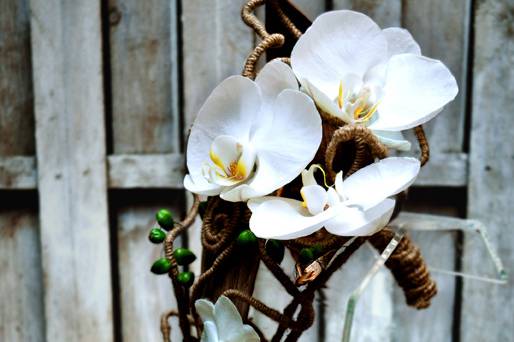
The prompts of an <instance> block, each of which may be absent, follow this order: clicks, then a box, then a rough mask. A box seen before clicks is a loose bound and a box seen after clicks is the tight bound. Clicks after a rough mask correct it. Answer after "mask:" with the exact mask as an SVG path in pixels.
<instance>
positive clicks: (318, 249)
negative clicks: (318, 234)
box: [311, 243, 323, 258]
mask: <svg viewBox="0 0 514 342" xmlns="http://www.w3.org/2000/svg"><path fill="white" fill-rule="evenodd" d="M311 248H312V252H313V253H314V257H315V258H318V257H320V256H322V255H323V247H321V244H319V243H317V244H315V245H314V246H312V247H311Z"/></svg>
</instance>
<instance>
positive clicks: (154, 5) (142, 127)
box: [109, 0, 180, 153]
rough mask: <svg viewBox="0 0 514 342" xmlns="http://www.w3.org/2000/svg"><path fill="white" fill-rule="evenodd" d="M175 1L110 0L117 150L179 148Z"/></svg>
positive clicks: (177, 150)
mask: <svg viewBox="0 0 514 342" xmlns="http://www.w3.org/2000/svg"><path fill="white" fill-rule="evenodd" d="M175 5H176V4H175V2H173V1H169V0H154V1H137V0H127V1H118V0H109V7H110V13H111V16H110V17H111V22H110V48H111V50H110V56H111V74H112V87H111V90H112V106H113V107H112V110H113V115H112V117H113V145H114V151H115V152H117V153H120V152H122V153H129V152H130V153H157V152H179V150H180V144H179V141H180V140H177V138H178V136H179V134H180V133H179V132H180V130H179V124H180V120H179V119H178V112H177V108H176V103H177V101H178V92H177V91H176V89H175V88H176V83H177V82H176V78H177V75H176V66H177V63H178V62H177V49H176V41H175V39H174V38H173V39H172V37H174V36H176V35H177V34H178V31H177V29H176V27H173V26H176V25H174V23H176V18H175V17H176V8H175ZM114 19H118V20H114ZM172 43H173V44H172ZM170 75H171V77H170Z"/></svg>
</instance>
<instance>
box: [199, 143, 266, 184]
mask: <svg viewBox="0 0 514 342" xmlns="http://www.w3.org/2000/svg"><path fill="white" fill-rule="evenodd" d="M209 158H210V160H211V162H212V163H207V165H206V171H205V172H204V174H205V175H206V177H208V178H209V179H210V180H211V181H213V182H215V183H218V184H220V185H225V186H229V185H233V184H236V183H239V182H241V181H244V180H246V179H247V178H248V177H249V176H250V173H251V172H252V170H253V167H254V164H255V158H256V155H255V153H254V152H253V150H252V148H251V146H243V144H241V143H239V142H238V141H237V140H236V139H235V138H233V137H231V136H225V135H223V136H219V137H217V138H216V139H215V140H214V141H213V143H212V145H211V148H210V150H209Z"/></svg>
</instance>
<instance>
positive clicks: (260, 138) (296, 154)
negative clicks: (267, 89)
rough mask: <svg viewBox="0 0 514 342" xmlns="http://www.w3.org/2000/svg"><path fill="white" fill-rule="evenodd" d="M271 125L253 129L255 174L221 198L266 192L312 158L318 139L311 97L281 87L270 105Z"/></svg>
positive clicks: (317, 120) (292, 176)
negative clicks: (272, 111) (271, 111)
mask: <svg viewBox="0 0 514 342" xmlns="http://www.w3.org/2000/svg"><path fill="white" fill-rule="evenodd" d="M273 107H274V117H273V121H272V125H271V126H269V127H268V128H267V129H264V128H263V127H261V129H262V132H256V136H255V138H254V140H252V142H251V143H252V145H253V147H254V149H255V151H256V153H257V168H256V171H255V175H254V176H253V178H251V179H250V180H249V181H248V182H247V184H242V185H240V186H237V187H235V188H234V189H232V190H231V192H230V193H229V194H226V193H225V194H223V196H222V198H224V199H226V200H232V199H233V198H239V199H240V200H243V201H245V200H248V199H249V198H252V197H257V196H264V195H267V194H270V193H271V192H273V191H275V190H276V189H278V188H280V187H282V186H283V185H285V184H287V183H289V182H291V181H292V180H293V179H295V178H296V177H297V176H298V175H299V174H300V173H301V171H302V170H303V169H304V168H305V166H307V164H308V163H309V162H310V161H312V159H313V158H314V155H315V154H316V151H317V150H318V147H319V144H320V142H321V134H322V129H321V118H320V116H319V114H318V112H317V110H316V108H315V107H314V103H313V102H312V100H311V99H310V98H309V97H308V96H307V95H305V94H303V93H300V92H298V91H294V90H289V89H287V90H284V91H283V92H282V93H280V95H279V96H278V98H277V100H276V101H275V104H274V106H273Z"/></svg>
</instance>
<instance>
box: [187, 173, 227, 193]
mask: <svg viewBox="0 0 514 342" xmlns="http://www.w3.org/2000/svg"><path fill="white" fill-rule="evenodd" d="M184 187H185V188H186V190H187V191H190V192H192V193H195V194H198V195H204V196H216V195H219V194H220V193H221V190H222V189H223V187H222V186H220V185H218V184H212V183H209V182H207V180H205V178H202V177H198V179H197V181H193V179H192V178H191V175H186V176H185V177H184Z"/></svg>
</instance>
